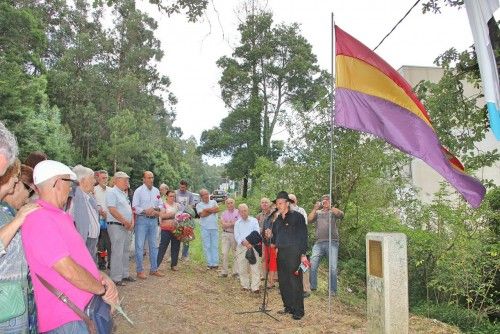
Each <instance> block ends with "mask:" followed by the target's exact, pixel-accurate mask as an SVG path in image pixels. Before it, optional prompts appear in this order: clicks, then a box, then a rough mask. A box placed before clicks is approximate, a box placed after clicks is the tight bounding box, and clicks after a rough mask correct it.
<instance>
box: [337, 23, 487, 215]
mask: <svg viewBox="0 0 500 334" xmlns="http://www.w3.org/2000/svg"><path fill="white" fill-rule="evenodd" d="M335 45H336V57H335V63H336V66H335V68H336V76H335V82H336V89H335V124H337V125H339V126H342V127H346V128H350V129H353V130H357V131H362V132H367V133H371V134H373V135H375V136H377V137H380V138H382V139H384V140H385V141H387V142H388V143H390V144H391V145H393V146H395V147H396V148H398V149H400V150H401V151H403V152H406V153H408V154H410V155H412V156H414V157H417V158H420V159H422V160H423V161H425V162H426V163H427V164H428V165H429V166H431V167H432V168H434V170H436V171H437V172H438V173H439V174H441V176H443V177H444V178H445V179H446V180H447V181H448V182H449V183H450V184H451V185H452V186H454V187H455V188H456V189H457V190H458V191H459V192H460V193H461V194H462V195H463V197H464V198H465V200H466V201H467V202H469V203H470V204H471V205H472V206H473V207H478V206H479V204H481V201H482V199H483V197H484V194H485V192H486V189H485V188H484V187H483V185H482V184H481V183H480V182H479V181H478V180H476V179H475V178H473V177H471V176H469V175H467V174H465V172H464V167H463V165H462V164H461V163H460V161H459V160H458V159H457V158H456V157H455V156H453V155H452V154H451V153H450V152H448V150H446V149H445V148H444V147H443V146H442V145H441V143H440V142H439V139H438V137H437V135H436V132H435V131H434V128H433V127H432V123H431V120H430V118H429V115H428V114H427V111H426V109H425V107H424V106H423V105H422V103H421V102H420V101H419V99H418V98H417V96H416V95H415V93H413V91H412V88H411V86H410V85H409V84H408V83H407V82H406V81H405V80H404V79H403V77H402V76H401V75H400V74H399V73H398V72H397V71H396V70H394V69H393V68H392V67H391V66H390V65H389V64H387V63H386V62H385V61H384V60H383V59H382V58H380V57H379V56H377V55H376V54H375V53H374V52H373V51H371V50H370V49H368V48H367V47H366V46H365V45H363V44H362V43H360V42H359V41H357V40H356V39H355V38H353V37H352V36H350V35H349V34H347V33H346V32H344V31H343V30H342V29H340V28H339V27H337V26H336V27H335Z"/></svg>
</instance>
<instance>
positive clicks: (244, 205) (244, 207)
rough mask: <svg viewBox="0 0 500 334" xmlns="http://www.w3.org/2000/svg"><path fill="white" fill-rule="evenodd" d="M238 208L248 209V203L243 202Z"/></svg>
mask: <svg viewBox="0 0 500 334" xmlns="http://www.w3.org/2000/svg"><path fill="white" fill-rule="evenodd" d="M238 209H239V210H241V209H246V210H248V205H246V204H245V203H241V204H240V205H238Z"/></svg>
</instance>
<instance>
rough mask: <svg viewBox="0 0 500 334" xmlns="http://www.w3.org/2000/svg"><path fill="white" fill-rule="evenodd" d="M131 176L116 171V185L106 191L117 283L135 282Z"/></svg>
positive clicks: (109, 232) (113, 270)
mask: <svg viewBox="0 0 500 334" xmlns="http://www.w3.org/2000/svg"><path fill="white" fill-rule="evenodd" d="M128 181H129V176H128V175H127V174H126V173H125V172H116V173H115V175H114V182H115V186H114V187H113V188H111V190H109V191H106V205H107V207H108V212H109V214H108V215H107V216H106V217H107V218H106V219H107V222H108V234H109V238H110V240H111V272H110V275H111V279H112V280H113V281H114V282H115V284H116V285H120V286H123V285H126V283H125V282H133V281H135V279H134V278H132V277H130V275H129V270H128V263H129V252H130V238H129V236H130V231H132V229H133V228H134V222H133V220H132V206H131V205H130V200H129V198H128V195H127V190H128V188H129V187H130V185H129V182H128Z"/></svg>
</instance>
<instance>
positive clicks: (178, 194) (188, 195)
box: [175, 180, 194, 261]
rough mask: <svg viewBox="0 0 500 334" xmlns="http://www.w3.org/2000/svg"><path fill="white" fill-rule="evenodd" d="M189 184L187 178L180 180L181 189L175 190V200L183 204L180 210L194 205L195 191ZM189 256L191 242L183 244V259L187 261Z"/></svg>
mask: <svg viewBox="0 0 500 334" xmlns="http://www.w3.org/2000/svg"><path fill="white" fill-rule="evenodd" d="M188 187H189V184H188V182H187V181H186V180H181V181H180V182H179V189H177V190H176V191H175V202H176V203H179V204H180V205H181V207H180V211H181V212H182V211H184V209H185V208H186V207H187V206H194V196H193V193H192V192H190V191H189V190H188ZM188 257H189V243H188V242H185V243H183V244H182V256H181V261H186V260H187V259H188Z"/></svg>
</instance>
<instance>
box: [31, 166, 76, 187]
mask: <svg viewBox="0 0 500 334" xmlns="http://www.w3.org/2000/svg"><path fill="white" fill-rule="evenodd" d="M58 175H69V178H70V179H71V180H73V181H76V174H75V173H73V171H72V170H71V169H70V168H69V167H68V166H66V165H65V164H63V163H61V162H59V161H54V160H44V161H41V162H39V163H38V164H37V165H36V166H35V169H34V170H33V183H34V184H35V185H39V184H40V183H42V182H44V181H47V180H48V179H50V178H52V177H54V176H58Z"/></svg>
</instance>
